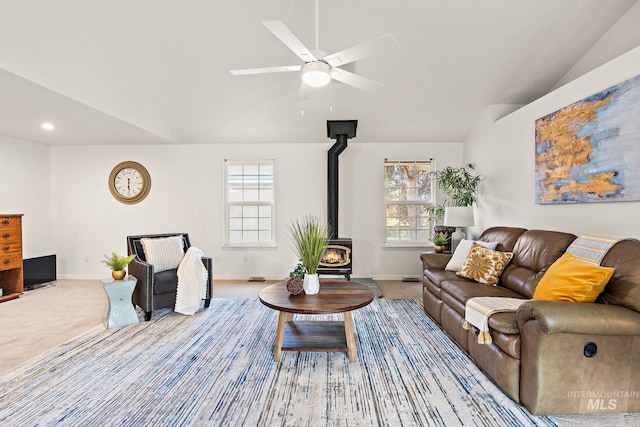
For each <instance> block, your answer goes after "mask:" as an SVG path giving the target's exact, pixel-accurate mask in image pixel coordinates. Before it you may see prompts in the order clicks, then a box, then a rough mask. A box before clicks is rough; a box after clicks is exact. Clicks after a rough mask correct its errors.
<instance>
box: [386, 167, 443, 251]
mask: <svg viewBox="0 0 640 427" xmlns="http://www.w3.org/2000/svg"><path fill="white" fill-rule="evenodd" d="M431 164H432V161H430V160H429V161H407V162H401V161H395V162H394V161H385V162H384V202H385V208H386V219H387V225H386V236H387V237H386V243H388V244H408V243H420V244H424V243H427V242H429V241H430V239H431V228H432V223H431V220H430V218H429V215H428V208H429V207H430V206H431V205H432V204H433V202H434V200H433V186H432V185H431V184H432V182H431V181H432V179H431V166H432V165H431Z"/></svg>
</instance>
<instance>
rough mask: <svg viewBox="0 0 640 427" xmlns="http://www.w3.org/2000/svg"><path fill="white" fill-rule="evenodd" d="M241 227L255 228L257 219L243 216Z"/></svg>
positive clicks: (246, 228)
mask: <svg viewBox="0 0 640 427" xmlns="http://www.w3.org/2000/svg"><path fill="white" fill-rule="evenodd" d="M242 228H243V229H244V230H257V229H258V220H257V219H256V218H244V219H243V220H242Z"/></svg>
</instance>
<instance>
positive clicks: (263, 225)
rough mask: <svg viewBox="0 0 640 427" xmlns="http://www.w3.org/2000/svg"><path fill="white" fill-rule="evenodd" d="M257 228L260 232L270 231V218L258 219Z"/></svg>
mask: <svg viewBox="0 0 640 427" xmlns="http://www.w3.org/2000/svg"><path fill="white" fill-rule="evenodd" d="M258 227H259V229H260V230H271V218H260V220H259V221H258Z"/></svg>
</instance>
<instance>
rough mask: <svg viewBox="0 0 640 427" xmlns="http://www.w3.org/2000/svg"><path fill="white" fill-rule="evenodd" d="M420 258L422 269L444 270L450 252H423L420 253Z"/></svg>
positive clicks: (449, 257)
mask: <svg viewBox="0 0 640 427" xmlns="http://www.w3.org/2000/svg"><path fill="white" fill-rule="evenodd" d="M420 259H421V260H422V269H423V270H426V269H429V270H444V268H445V267H446V266H447V263H448V262H449V260H450V259H451V254H443V253H437V252H423V253H421V254H420Z"/></svg>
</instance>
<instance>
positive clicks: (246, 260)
mask: <svg viewBox="0 0 640 427" xmlns="http://www.w3.org/2000/svg"><path fill="white" fill-rule="evenodd" d="M242 261H243V262H244V263H245V264H248V263H249V257H248V256H246V257H244V258H243V260H242Z"/></svg>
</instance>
